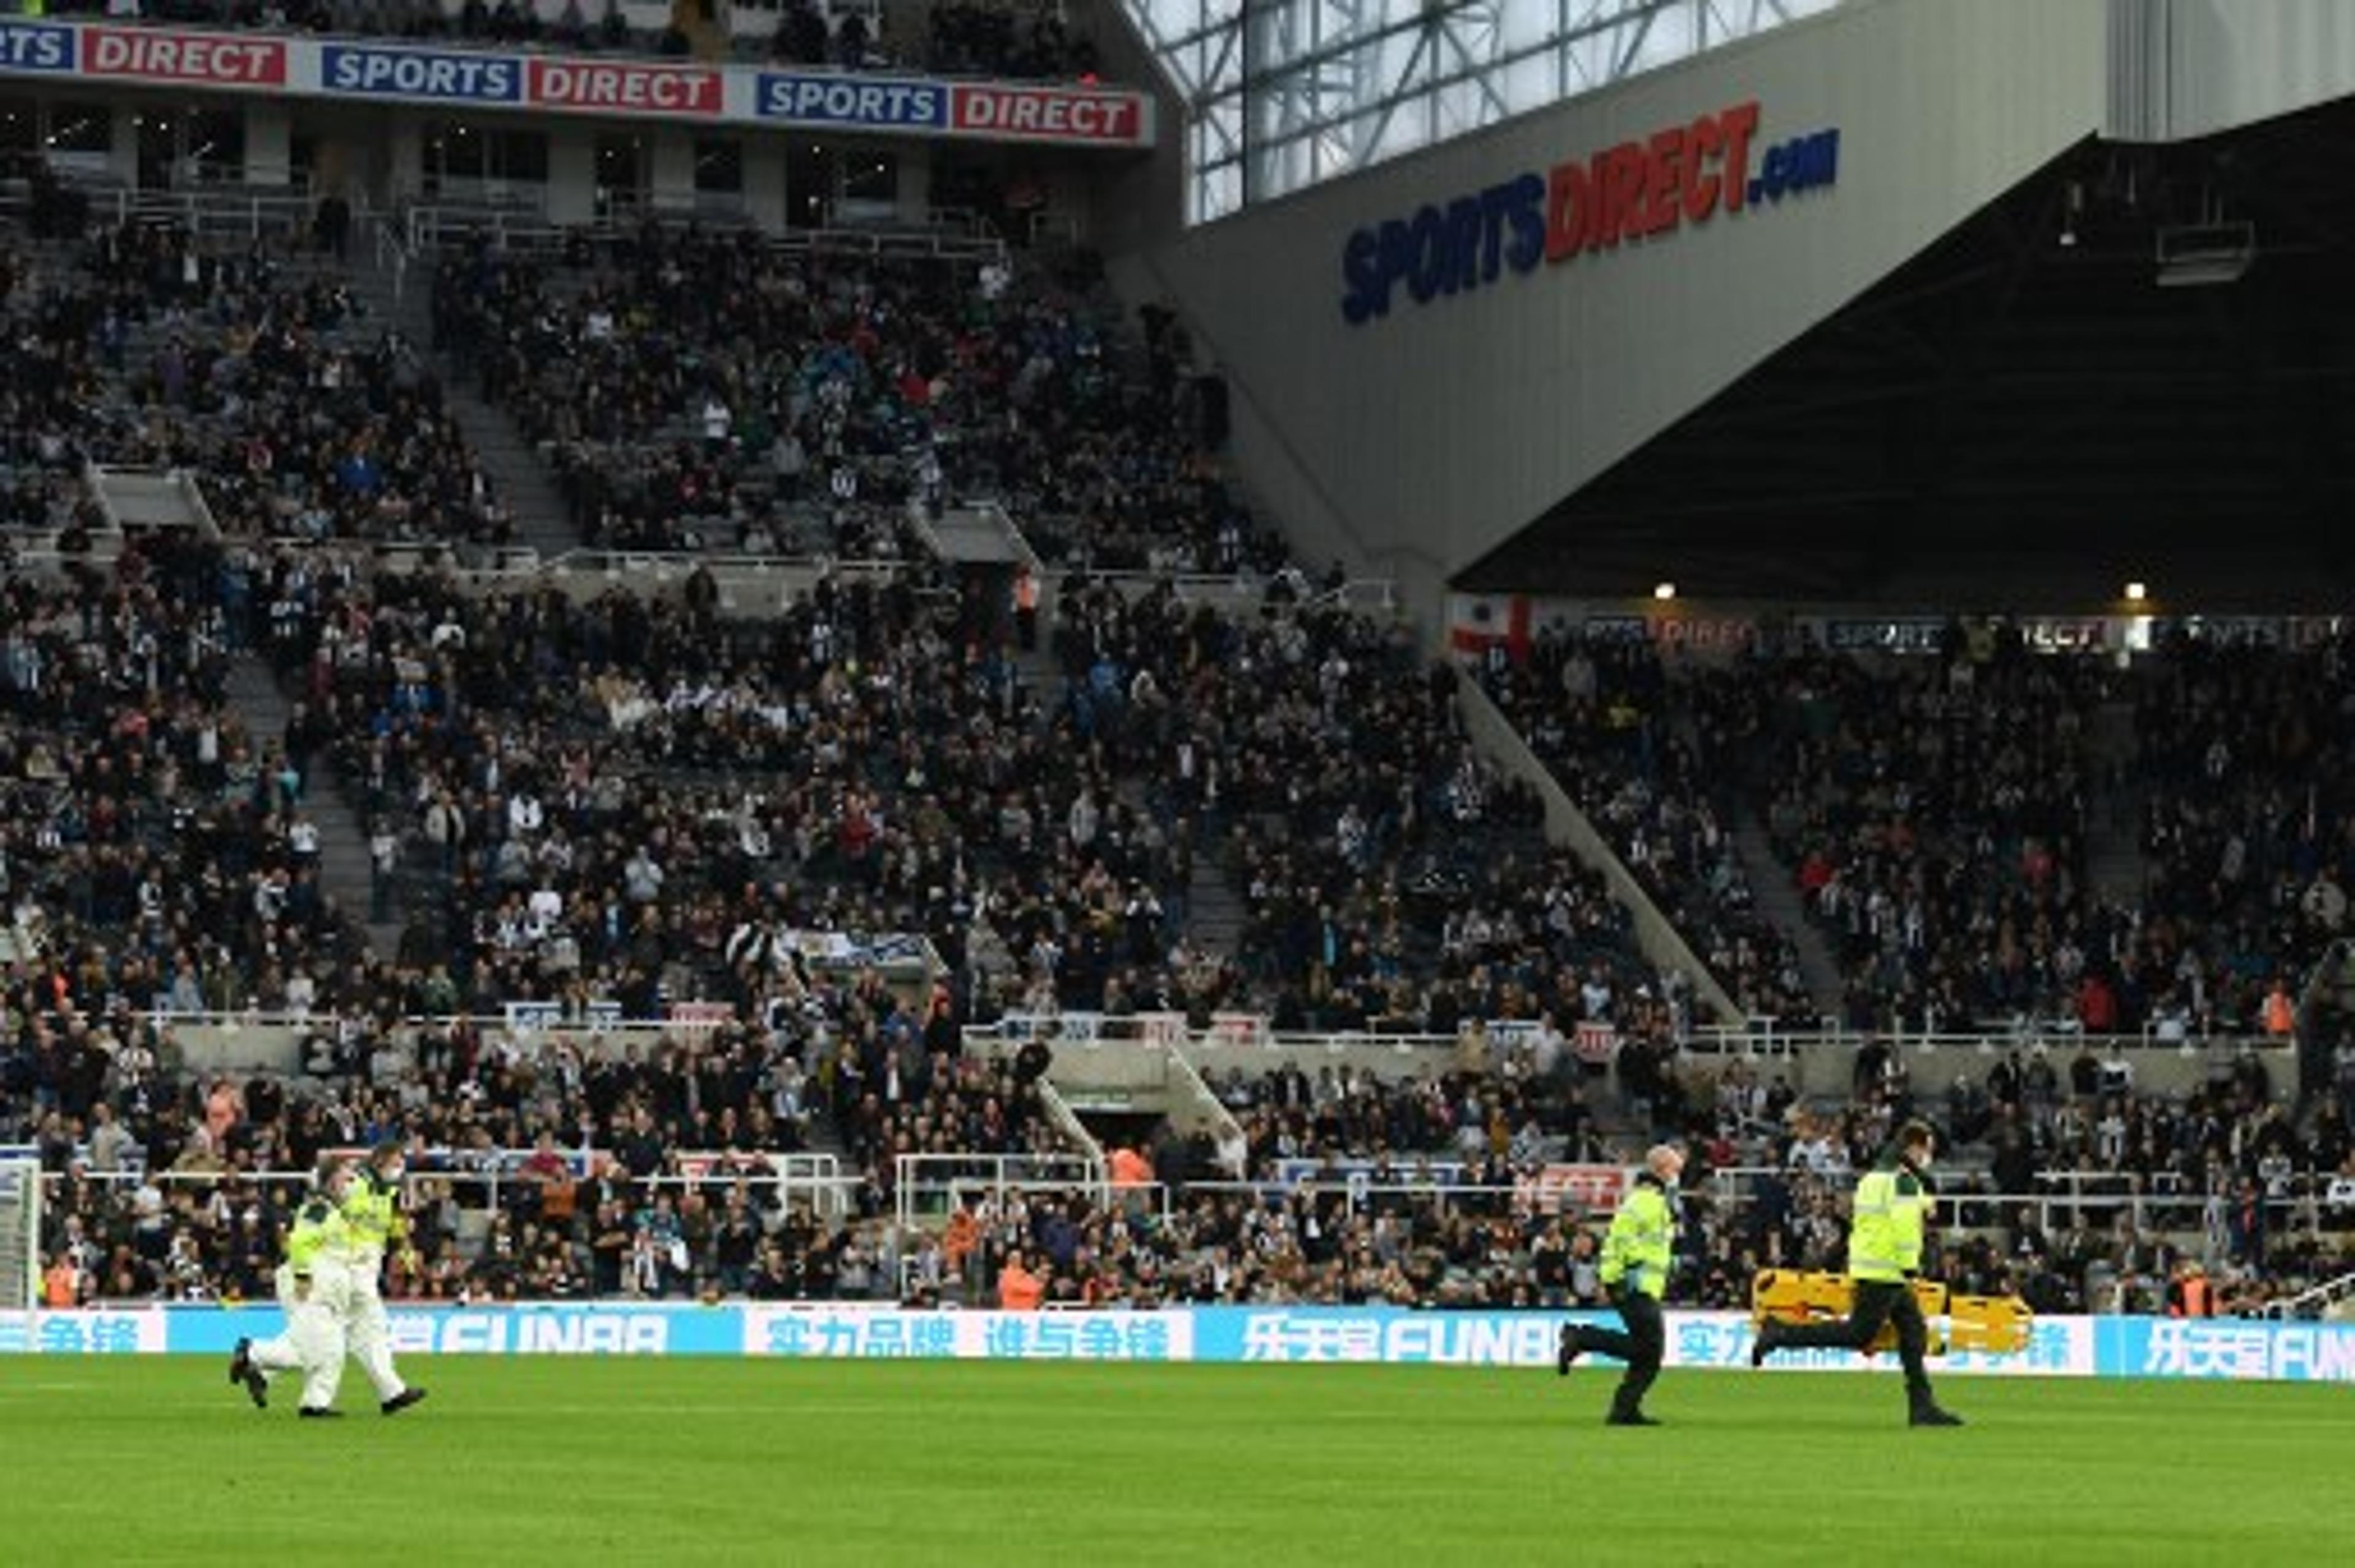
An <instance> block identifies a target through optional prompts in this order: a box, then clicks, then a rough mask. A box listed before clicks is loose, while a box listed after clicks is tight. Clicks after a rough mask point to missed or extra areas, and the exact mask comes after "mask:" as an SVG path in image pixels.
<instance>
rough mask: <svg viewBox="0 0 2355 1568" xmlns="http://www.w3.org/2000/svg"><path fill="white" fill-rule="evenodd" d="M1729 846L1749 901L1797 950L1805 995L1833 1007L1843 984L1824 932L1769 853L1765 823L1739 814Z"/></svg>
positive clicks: (1821, 1007) (1820, 1008) (1771, 848)
mask: <svg viewBox="0 0 2355 1568" xmlns="http://www.w3.org/2000/svg"><path fill="white" fill-rule="evenodd" d="M1733 851H1734V855H1735V857H1736V858H1737V859H1740V860H1741V862H1742V875H1743V876H1744V877H1746V878H1748V879H1749V881H1750V893H1751V899H1752V907H1753V909H1755V910H1756V911H1757V912H1758V915H1759V917H1760V918H1761V919H1763V920H1765V921H1766V922H1768V923H1770V924H1772V925H1773V926H1774V929H1775V930H1776V931H1779V932H1781V933H1783V935H1784V937H1785V939H1786V940H1788V941H1789V943H1790V944H1791V947H1792V950H1793V951H1794V952H1796V954H1797V955H1799V977H1800V978H1801V979H1802V980H1804V981H1806V987H1807V997H1808V998H1809V999H1810V1000H1811V1001H1813V1002H1814V1003H1815V1004H1816V1008H1817V1011H1819V1012H1827V1013H1828V1012H1834V1011H1837V1010H1838V1007H1839V1002H1840V994H1841V992H1842V991H1843V990H1844V989H1845V988H1846V987H1845V986H1844V985H1843V983H1842V980H1841V977H1840V966H1839V960H1838V958H1837V957H1836V956H1834V955H1833V953H1832V948H1831V944H1830V943H1829V942H1828V941H1826V940H1825V938H1824V933H1822V932H1820V931H1818V930H1817V929H1816V923H1815V922H1813V921H1811V920H1809V919H1808V918H1807V907H1806V901H1805V900H1804V899H1802V898H1801V897H1800V895H1799V889H1798V885H1797V883H1796V881H1795V880H1793V878H1792V875H1791V872H1790V869H1789V868H1787V867H1785V865H1784V864H1783V863H1782V861H1780V860H1778V859H1775V857H1774V845H1773V843H1772V842H1771V841H1770V839H1769V838H1768V837H1767V833H1766V826H1765V824H1764V823H1762V822H1760V821H1759V820H1758V819H1757V818H1756V817H1755V816H1748V815H1746V814H1745V815H1744V816H1743V818H1742V821H1741V822H1740V823H1738V824H1737V825H1736V826H1735V827H1734V830H1733Z"/></svg>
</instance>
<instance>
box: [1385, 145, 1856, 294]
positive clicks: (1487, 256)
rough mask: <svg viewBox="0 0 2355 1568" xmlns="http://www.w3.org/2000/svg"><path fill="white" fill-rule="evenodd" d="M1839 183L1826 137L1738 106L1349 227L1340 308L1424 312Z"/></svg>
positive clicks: (1833, 149)
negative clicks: (1424, 307)
mask: <svg viewBox="0 0 2355 1568" xmlns="http://www.w3.org/2000/svg"><path fill="white" fill-rule="evenodd" d="M1838 178H1839V132H1838V130H1837V129H1828V130H1817V131H1809V132H1806V133H1801V134H1798V135H1795V136H1785V137H1781V138H1772V137H1767V136H1764V135H1762V126H1761V119H1760V114H1759V108H1758V105H1757V104H1756V103H1755V102H1750V103H1737V104H1734V105H1733V106H1732V107H1731V108H1729V109H1723V110H1720V111H1718V112H1715V113H1710V114H1703V115H1701V116H1700V117H1699V118H1698V119H1695V120H1693V121H1691V122H1689V123H1686V124H1682V125H1671V126H1668V127H1667V128H1665V129H1663V130H1660V131H1657V132H1655V133H1652V134H1651V135H1649V136H1645V137H1639V138H1636V139H1634V140H1631V141H1625V142H1621V143H1619V144H1616V145H1614V146H1610V147H1604V148H1601V149H1599V150H1597V151H1595V152H1593V153H1591V154H1588V155H1585V156H1583V157H1576V158H1569V159H1565V160H1564V161H1562V162H1561V163H1558V164H1556V165H1553V167H1551V168H1550V169H1547V170H1544V171H1542V172H1540V171H1539V170H1535V169H1532V170H1529V172H1527V173H1525V174H1520V175H1517V176H1514V177H1513V178H1511V179H1508V180H1502V181H1499V182H1498V183H1497V184H1495V185H1492V186H1489V187H1486V188H1485V189H1482V190H1479V191H1475V192H1469V193H1466V194H1465V195H1463V196H1459V197H1454V198H1452V199H1450V200H1448V201H1446V202H1444V203H1433V204H1429V205H1426V206H1423V207H1420V208H1416V209H1415V210H1414V211H1413V212H1411V213H1404V214H1401V215H1400V216H1398V217H1394V218H1387V219H1382V220H1381V221H1380V222H1379V223H1371V224H1368V225H1366V226H1365V227H1363V228H1361V229H1356V230H1355V231H1353V232H1352V233H1351V234H1350V235H1349V237H1348V240H1345V241H1344V242H1343V244H1342V247H1341V281H1342V285H1343V287H1342V294H1341V314H1342V315H1343V316H1344V317H1346V318H1347V319H1348V322H1349V323H1350V325H1364V324H1365V323H1367V322H1369V321H1378V320H1380V319H1381V318H1383V317H1385V316H1387V315H1390V313H1391V304H1393V303H1394V302H1395V301H1396V300H1398V299H1399V298H1400V297H1401V295H1403V296H1404V297H1405V298H1406V299H1407V300H1409V301H1410V302H1412V303H1413V304H1430V303H1431V302H1432V301H1433V300H1436V299H1444V298H1450V297H1453V296H1454V295H1456V294H1459V293H1469V292H1471V291H1472V290H1475V289H1479V288H1483V287H1486V286H1487V285H1488V284H1491V283H1498V282H1500V281H1502V280H1503V279H1505V278H1507V277H1521V276H1526V275H1527V274H1529V273H1530V272H1535V271H1537V269H1538V268H1539V266H1540V264H1546V265H1553V266H1560V265H1561V264H1563V263H1565V262H1569V261H1574V260H1576V259H1577V258H1579V257H1581V256H1591V255H1594V254H1596V253H1597V252H1600V251H1614V250H1616V249H1618V248H1619V247H1620V246H1621V245H1623V244H1631V243H1635V242H1637V241H1656V240H1664V239H1667V238H1668V236H1670V235H1672V234H1674V233H1675V232H1676V231H1677V230H1678V229H1682V228H1686V227H1689V226H1692V225H1698V224H1703V223H1707V222H1710V220H1711V219H1714V218H1715V217H1716V216H1717V215H1718V214H1719V213H1724V214H1726V215H1728V216H1730V217H1739V216H1740V215H1742V214H1743V213H1745V212H1751V211H1755V210H1758V209H1761V208H1771V207H1774V206H1775V205H1777V204H1779V203H1780V202H1782V201H1783V200H1784V199H1785V197H1792V196H1796V195H1798V194H1800V193H1802V192H1806V191H1812V190H1818V189H1821V188H1823V187H1827V186H1830V185H1833V184H1835V183H1836V182H1837V181H1838Z"/></svg>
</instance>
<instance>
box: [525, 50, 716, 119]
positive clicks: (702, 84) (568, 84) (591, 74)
mask: <svg viewBox="0 0 2355 1568" xmlns="http://www.w3.org/2000/svg"><path fill="white" fill-rule="evenodd" d="M720 80H721V79H720V75H719V72H718V71H716V70H709V69H702V68H699V67H692V66H659V65H624V64H621V63H617V62H613V61H604V60H593V61H592V60H578V61H576V60H553V59H535V60H533V61H532V62H531V75H530V79H529V88H528V91H527V94H526V97H527V101H530V102H532V103H536V104H538V105H540V106H542V107H544V108H549V109H604V110H614V111H618V112H623V113H630V114H717V113H719V108H720V101H721V92H722V90H721V86H720Z"/></svg>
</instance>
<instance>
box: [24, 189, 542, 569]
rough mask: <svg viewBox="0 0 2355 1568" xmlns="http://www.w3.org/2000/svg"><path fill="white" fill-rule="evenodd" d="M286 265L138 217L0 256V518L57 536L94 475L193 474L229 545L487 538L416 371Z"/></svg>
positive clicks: (335, 285) (321, 277)
mask: <svg viewBox="0 0 2355 1568" xmlns="http://www.w3.org/2000/svg"><path fill="white" fill-rule="evenodd" d="M12 238H13V237H12ZM295 253H296V245H295V242H294V240H293V238H292V237H285V238H280V239H275V240H248V241H240V242H235V243H223V242H217V241H209V240H197V239H196V238H194V237H193V236H191V235H190V234H189V233H188V231H187V230H186V229H184V228H181V227H179V226H177V225H176V224H171V223H151V222H147V221H144V220H141V219H131V220H126V221H124V222H123V223H119V224H112V225H106V226H101V227H99V228H97V229H93V230H92V231H91V232H90V233H89V234H88V235H87V236H86V237H80V238H77V239H74V240H65V241H62V242H53V243H49V244H48V245H45V246H37V247H25V248H22V249H19V248H18V247H17V246H16V244H13V243H8V244H5V246H0V315H5V329H6V330H5V347H0V372H5V377H6V381H5V389H0V429H5V431H6V432H7V434H6V436H5V443H6V449H5V458H6V461H7V464H8V467H9V470H10V472H11V474H12V476H13V479H14V483H13V484H12V485H11V486H10V488H9V499H8V503H7V509H8V517H9V520H10V521H11V522H12V523H14V524H16V525H17V526H20V527H27V528H37V527H41V526H43V525H44V524H48V525H56V524H58V523H59V522H61V521H62V522H64V523H66V524H68V525H70V524H71V523H72V522H73V521H74V518H73V516H72V507H71V505H70V503H71V500H72V498H73V493H74V485H75V483H76V480H77V476H78V475H79V474H80V470H81V467H82V465H83V464H85V463H100V464H123V465H129V466H136V467H148V468H178V469H183V470H187V471H191V472H196V473H200V474H202V475H204V490H205V496H206V500H207V504H208V507H209V508H210V510H211V512H212V514H213V518H214V521H215V522H216V523H217V524H218V527H219V528H220V529H221V530H222V531H223V532H225V533H228V534H230V535H232V536H236V537H239V538H243V539H265V538H289V539H310V540H325V539H402V540H416V539H431V540H443V541H461V540H471V541H474V542H479V543H499V542H504V541H505V540H506V539H507V538H508V537H509V535H510V532H511V524H510V520H509V518H508V517H507V516H506V512H505V510H504V508H503V507H501V505H500V504H499V502H498V499H497V497H496V495H495V494H494V492H493V490H492V486H491V483H490V480H489V478H488V476H487V475H485V472H484V470H483V467H482V465H481V463H480V461H479V459H478V458H477V457H476V455H475V454H474V453H473V451H472V450H471V449H470V448H469V447H468V446H467V444H466V443H465V441H464V437H463V436H462V435H461V434H460V432H459V431H458V428H457V425H456V422H455V421H453V419H452V418H451V416H450V415H449V414H448V412H447V411H445V410H444V409H443V408H442V401H441V390H440V386H439V384H438V382H437V381H436V379H435V378H434V376H433V374H432V370H431V368H429V367H428V366H427V364H426V363H425V361H424V359H423V357H422V356H421V354H420V353H419V352H418V351H417V349H416V348H415V347H414V346H412V345H410V343H408V342H407V341H405V340H404V339H403V338H402V336H400V333H399V332H398V331H396V330H392V329H389V328H387V327H382V326H378V325H374V324H372V323H370V322H369V321H368V318H367V313H366V311H365V309H364V308H363V307H362V306H361V304H359V303H358V301H357V299H356V298H355V297H354V296H353V294H352V292H351V290H350V289H349V287H348V286H347V285H346V283H343V282H342V281H340V280H339V279H337V278H336V276H334V275H333V274H332V273H331V272H321V271H318V270H316V269H315V268H314V267H312V266H309V265H302V264H297V262H296V260H295ZM61 514H62V515H61Z"/></svg>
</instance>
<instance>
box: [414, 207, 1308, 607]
mask: <svg viewBox="0 0 2355 1568" xmlns="http://www.w3.org/2000/svg"><path fill="white" fill-rule="evenodd" d="M433 298H434V307H433V308H434V320H435V327H434V337H435V341H436V343H437V345H441V346H446V347H449V348H451V349H452V350H453V353H454V354H456V355H457V356H458V357H459V361H460V363H461V365H462V367H463V368H465V369H467V370H468V371H470V372H471V373H473V374H475V375H478V376H479V378H480V379H481V383H482V387H483V390H484V394H485V397H487V398H489V399H491V400H493V401H496V402H497V403H499V404H501V405H503V406H504V407H506V408H507V409H508V410H509V411H511V412H512V413H513V414H514V415H515V417H516V419H517V422H518V423H519V424H520V426H521V427H522V429H523V430H524V432H526V433H527V435H528V436H530V438H531V439H532V440H533V441H535V442H536V443H539V444H540V446H541V448H542V450H543V451H544V452H546V453H548V454H549V457H550V459H551V461H552V462H553V464H554V465H555V467H556V470H557V472H558V474H559V477H560V479H561V481H562V484H563V487H564V489H565V492H566V494H567V496H568V498H569V501H570V506H571V507H572V511H573V517H574V521H575V523H576V525H577V526H578V527H579V528H580V529H581V532H582V534H583V535H584V536H585V537H586V538H588V539H590V540H591V542H593V543H598V544H607V545H615V546H627V547H631V548H636V549H727V550H741V551H748V552H751V553H767V552H782V553H825V554H829V555H832V556H834V557H836V558H837V559H884V560H889V559H898V558H904V557H905V556H907V555H908V554H910V553H911V546H910V543H909V538H908V534H907V525H906V521H905V519H906V515H907V513H908V512H909V510H910V509H911V507H912V508H919V509H922V510H926V511H930V512H932V513H934V514H937V513H938V511H939V510H940V509H941V508H942V507H944V506H947V505H952V504H954V503H956V502H958V501H959V500H963V499H969V498H976V497H978V498H984V499H990V500H996V501H1000V502H1002V503H1004V504H1005V506H1006V507H1007V509H1008V510H1009V511H1010V512H1011V513H1012V514H1013V515H1015V516H1017V517H1020V518H1022V519H1023V526H1024V528H1025V529H1026V531H1027V532H1028V535H1029V536H1030V542H1031V543H1032V545H1033V546H1034V547H1035V548H1036V549H1038V551H1039V554H1040V556H1041V557H1042V558H1043V559H1044V560H1046V561H1047V562H1048V563H1049V564H1050V566H1051V567H1053V568H1055V569H1058V570H1062V569H1075V570H1092V571H1107V570H1125V571H1144V570H1151V571H1174V572H1185V571H1206V572H1218V573H1223V574H1229V575H1231V574H1234V573H1237V572H1240V571H1252V572H1254V573H1256V574H1258V575H1261V576H1272V575H1273V574H1274V572H1275V571H1278V570H1279V569H1280V568H1282V567H1283V565H1284V561H1285V557H1284V551H1283V549H1282V546H1281V544H1280V543H1279V542H1278V541H1277V540H1276V539H1275V538H1274V537H1273V534H1271V533H1270V532H1269V531H1268V530H1267V529H1266V528H1263V527H1262V526H1261V525H1259V524H1258V523H1257V522H1256V521H1255V520H1254V519H1253V518H1252V517H1251V515H1250V514H1249V512H1248V510H1247V509H1246V508H1245V507H1243V506H1242V504H1241V501H1240V500H1239V499H1238V498H1237V497H1236V496H1233V495H1232V493H1231V490H1230V489H1229V487H1228V485H1226V483H1225V482H1224V480H1223V478H1222V477H1221V476H1220V472H1219V469H1218V467H1217V464H1215V462H1214V461H1213V460H1212V458H1211V456H1210V455H1209V453H1207V452H1206V451H1205V449H1204V447H1203V445H1202V440H1201V438H1202V433H1203V432H1202V427H1201V421H1200V418H1199V412H1198V411H1197V410H1196V408H1195V406H1194V404H1193V402H1192V400H1191V389H1192V386H1193V382H1192V379H1190V378H1188V376H1186V375H1185V374H1184V373H1183V371H1182V368H1181V367H1180V366H1179V364H1178V363H1177V361H1176V360H1175V359H1174V357H1172V352H1171V350H1170V349H1169V347H1168V346H1167V343H1166V342H1164V341H1163V339H1162V338H1161V337H1160V336H1156V337H1155V338H1154V339H1153V341H1154V342H1155V343H1156V344H1158V345H1160V347H1157V348H1156V349H1153V350H1151V351H1149V352H1148V354H1147V356H1146V373H1145V374H1143V375H1141V376H1139V377H1135V378H1128V377H1124V376H1123V375H1121V374H1119V373H1118V372H1117V370H1116V368H1115V365H1114V361H1115V360H1116V359H1118V358H1119V355H1118V353H1117V349H1118V347H1119V344H1118V343H1117V342H1116V341H1114V339H1113V338H1112V336H1111V335H1109V334H1108V333H1107V330H1106V328H1105V326H1104V325H1103V305H1102V303H1101V301H1100V299H1099V298H1098V296H1097V295H1096V293H1094V292H1093V290H1092V289H1088V288H1083V287H1081V286H1078V285H1076V284H1075V283H1073V282H1072V281H1071V280H1066V279H1060V278H1059V277H1058V276H1057V275H1056V274H1054V273H1053V272H1050V271H1048V270H1046V269H1042V268H1035V267H1028V266H1026V267H1024V268H1021V269H1019V270H1018V269H1016V268H1014V267H1012V266H1010V265H1008V264H1007V262H1006V261H1003V260H998V259H990V258H986V257H979V256H976V257H975V258H968V259H964V260H948V259H939V258H933V259H922V260H902V261H891V260H878V259H874V258H869V257H863V256H862V257H845V256H832V255H826V254H821V253H802V252H793V251H783V250H779V249H776V248H774V247H773V246H770V245H769V244H767V243H766V242H765V241H764V240H762V238H761V237H760V236H758V235H755V234H752V233H751V232H749V231H744V232H728V231H719V230H701V229H660V228H655V227H652V226H649V227H648V228H646V229H643V230H640V231H638V232H636V233H634V234H632V235H627V236H623V237H621V238H619V239H616V240H609V241H607V242H604V243H602V244H601V243H597V242H593V241H592V240H591V239H590V238H589V237H587V236H585V235H583V236H576V237H575V239H574V240H572V241H571V243H570V245H569V246H568V248H567V249H566V251H564V252H563V253H562V254H561V255H560V256H558V257H554V258H542V257H534V256H525V255H518V254H503V253H498V252H495V251H492V250H491V249H490V248H489V247H488V246H487V245H486V244H484V243H482V242H480V241H476V242H474V243H471V244H469V245H466V246H464V247H463V248H461V249H459V250H458V251H454V252H453V253H450V254H447V255H445V256H444V257H443V258H442V260H441V261H440V263H439V265H438V270H437V273H436V281H435V287H434V295H433Z"/></svg>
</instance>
